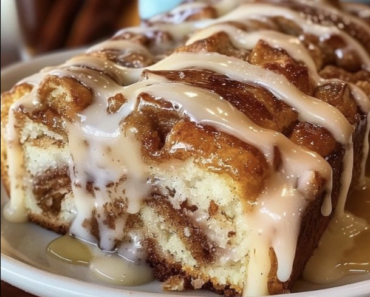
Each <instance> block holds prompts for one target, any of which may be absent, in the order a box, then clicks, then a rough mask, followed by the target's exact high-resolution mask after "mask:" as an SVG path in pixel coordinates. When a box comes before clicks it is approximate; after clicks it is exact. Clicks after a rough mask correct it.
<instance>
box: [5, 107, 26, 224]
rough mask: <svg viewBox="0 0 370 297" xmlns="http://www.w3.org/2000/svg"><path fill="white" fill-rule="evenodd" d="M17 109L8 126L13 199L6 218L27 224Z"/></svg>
mask: <svg viewBox="0 0 370 297" xmlns="http://www.w3.org/2000/svg"><path fill="white" fill-rule="evenodd" d="M14 110H15V107H13V106H12V107H11V108H10V110H9V121H8V124H7V127H6V128H7V131H6V133H7V135H6V139H7V158H8V164H9V169H8V175H9V180H10V192H11V193H12V199H11V200H10V201H9V202H8V203H7V205H6V206H5V208H4V216H5V218H6V219H7V220H8V221H10V222H17V223H21V222H26V221H27V220H28V215H27V210H26V205H25V203H24V200H25V199H24V198H25V197H24V190H23V187H24V182H25V180H24V176H25V169H24V164H23V150H22V146H21V143H20V139H19V136H18V133H17V129H16V117H15V115H14Z"/></svg>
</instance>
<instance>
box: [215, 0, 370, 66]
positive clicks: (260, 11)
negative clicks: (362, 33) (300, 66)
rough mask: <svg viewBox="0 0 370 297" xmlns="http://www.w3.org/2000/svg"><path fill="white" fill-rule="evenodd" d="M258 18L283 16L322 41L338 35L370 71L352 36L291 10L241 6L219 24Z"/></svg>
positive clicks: (357, 43)
mask: <svg viewBox="0 0 370 297" xmlns="http://www.w3.org/2000/svg"><path fill="white" fill-rule="evenodd" d="M256 16H271V17H272V16H283V17H285V18H287V19H289V20H292V21H294V22H295V23H296V24H297V25H298V26H300V27H301V28H302V29H303V31H304V32H306V33H310V34H313V35H315V36H318V37H320V38H321V39H326V38H328V37H330V36H331V35H338V36H340V37H342V38H343V39H344V40H345V42H346V44H347V46H348V48H353V49H354V50H355V51H356V53H357V54H358V55H359V56H360V58H361V60H362V62H363V67H364V69H366V70H368V71H370V57H369V55H368V54H367V52H366V51H365V49H364V48H363V47H362V45H361V44H360V43H359V42H358V41H357V40H356V39H354V38H352V37H351V36H350V35H348V34H347V33H345V32H343V31H341V30H340V29H338V28H337V27H335V26H331V27H329V26H322V25H317V24H312V23H311V22H309V21H307V20H306V19H304V18H303V17H302V16H300V15H299V14H298V13H297V12H295V11H293V10H291V9H289V8H285V7H280V6H276V5H271V4H265V3H246V4H243V5H241V6H240V7H239V8H238V9H236V10H233V11H232V12H230V13H229V14H226V15H225V16H223V17H221V18H219V19H218V20H217V22H225V21H235V20H245V19H248V18H251V17H252V18H253V17H256ZM369 34H370V33H369Z"/></svg>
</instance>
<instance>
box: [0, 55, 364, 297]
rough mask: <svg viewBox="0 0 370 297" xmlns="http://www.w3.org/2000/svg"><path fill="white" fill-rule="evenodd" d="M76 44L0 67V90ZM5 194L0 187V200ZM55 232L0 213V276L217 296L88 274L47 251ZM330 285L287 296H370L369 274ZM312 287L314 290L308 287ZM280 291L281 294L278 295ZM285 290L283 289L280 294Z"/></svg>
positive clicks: (129, 292)
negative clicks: (120, 282) (132, 284)
mask: <svg viewBox="0 0 370 297" xmlns="http://www.w3.org/2000/svg"><path fill="white" fill-rule="evenodd" d="M79 51H80V50H74V51H66V52H60V53H55V54H51V55H46V56H42V57H39V58H36V59H34V60H31V61H28V62H25V63H20V64H16V65H13V66H11V67H8V68H6V69H5V70H4V71H2V73H1V90H2V91H5V90H8V89H10V88H11V87H12V86H13V85H14V83H15V82H17V81H18V80H20V79H22V78H24V77H25V76H27V75H30V74H32V73H35V72H36V71H38V70H39V69H41V68H43V67H46V66H51V65H57V64H60V63H62V62H64V61H65V60H66V59H68V58H69V57H71V56H73V55H75V54H76V53H78V52H79ZM6 200H7V197H6V194H5V193H4V192H3V188H2V190H1V202H2V204H3V202H4V201H6ZM56 237H57V235H56V234H55V233H53V232H50V231H47V230H44V229H42V228H40V227H38V226H36V225H33V224H29V223H27V224H12V223H9V222H6V221H5V220H4V219H3V216H1V279H3V280H4V281H6V282H8V283H10V284H12V285H14V286H16V287H19V288H22V289H23V290H25V291H28V292H30V293H33V294H35V295H37V296H40V297H61V296H66V297H82V296H83V297H103V296H104V297H105V296H109V297H129V296H134V297H135V296H137V297H141V296H157V297H163V296H164V295H165V296H177V297H178V296H217V295H215V294H213V293H210V292H207V291H189V292H185V293H176V294H174V293H172V294H170V293H165V292H162V290H161V286H160V283H158V282H152V283H150V284H147V285H143V286H139V287H131V288H122V287H118V286H114V285H107V284H102V283H99V282H98V281H97V280H93V279H92V278H91V277H90V276H89V274H88V273H87V272H88V271H87V268H85V267H82V266H74V265H68V264H64V263H61V262H58V261H56V260H53V259H51V258H50V257H48V256H47V255H46V252H45V251H46V247H47V245H48V243H49V242H50V241H52V240H53V239H55V238H56ZM331 286H332V288H328V289H323V286H319V285H312V284H308V283H304V282H300V283H299V285H298V286H297V288H296V290H297V291H306V292H300V293H293V294H290V295H289V296H290V297H314V296H315V297H331V296H333V297H369V296H370V280H369V275H355V276H351V277H347V278H345V279H342V280H341V281H340V282H337V283H335V284H331ZM312 290H315V291H312ZM279 296H282V295H279ZM284 296H286V295H284Z"/></svg>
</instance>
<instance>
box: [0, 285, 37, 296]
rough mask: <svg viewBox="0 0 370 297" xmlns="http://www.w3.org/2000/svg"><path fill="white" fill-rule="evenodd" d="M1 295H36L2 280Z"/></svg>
mask: <svg viewBox="0 0 370 297" xmlns="http://www.w3.org/2000/svg"><path fill="white" fill-rule="evenodd" d="M1 296H4V297H36V296H35V295H31V294H29V293H26V292H25V291H22V290H20V289H18V288H16V287H13V286H12V285H10V284H8V283H6V282H3V281H1Z"/></svg>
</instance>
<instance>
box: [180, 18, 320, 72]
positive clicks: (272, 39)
mask: <svg viewBox="0 0 370 297" xmlns="http://www.w3.org/2000/svg"><path fill="white" fill-rule="evenodd" d="M218 32H225V33H227V34H228V36H229V38H230V39H231V42H232V43H233V45H234V46H235V47H237V48H245V49H253V48H254V47H255V46H256V44H257V43H258V41H260V40H263V41H265V42H267V43H268V44H269V45H270V46H271V47H274V48H280V49H282V48H283V49H284V50H285V51H286V52H287V53H288V54H289V55H290V56H291V57H292V58H293V59H295V60H296V61H303V62H304V63H305V65H306V66H307V68H308V69H309V71H310V73H312V74H314V73H317V71H316V66H315V63H314V62H313V60H312V58H311V56H310V55H309V54H308V51H307V49H306V48H305V47H304V46H303V45H302V43H301V42H300V40H299V39H298V38H296V37H292V36H289V35H286V34H283V33H280V32H276V31H270V30H261V31H257V32H245V31H244V30H242V29H239V28H236V27H235V26H232V25H228V24H218V25H214V26H210V27H208V28H206V29H203V30H201V31H198V32H196V33H194V34H193V35H192V37H191V38H190V39H189V40H188V41H187V42H186V44H187V45H189V44H191V43H194V42H195V41H197V40H201V39H205V38H208V37H210V36H211V35H213V34H215V33H218Z"/></svg>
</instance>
